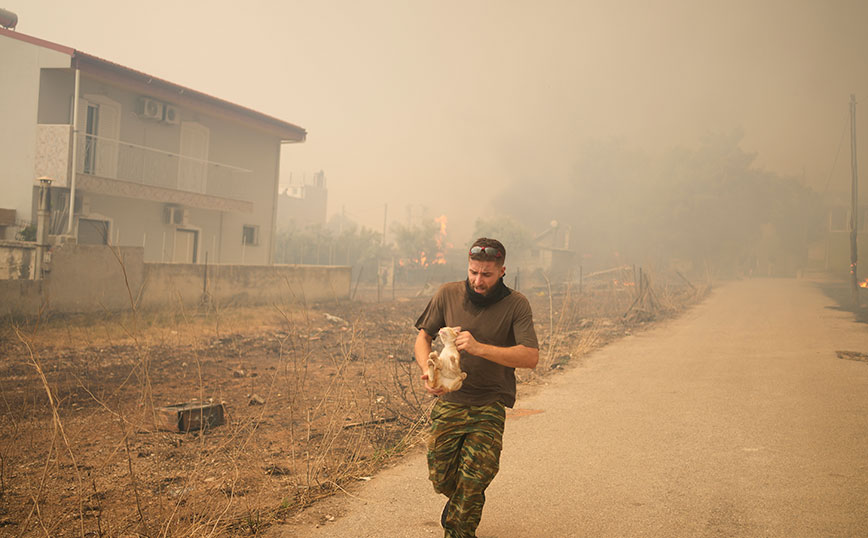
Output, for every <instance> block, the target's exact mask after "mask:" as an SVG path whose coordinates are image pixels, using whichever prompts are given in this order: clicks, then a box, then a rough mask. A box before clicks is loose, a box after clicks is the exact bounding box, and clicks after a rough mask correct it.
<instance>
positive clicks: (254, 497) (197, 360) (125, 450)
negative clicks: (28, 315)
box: [0, 283, 701, 537]
mask: <svg viewBox="0 0 868 538" xmlns="http://www.w3.org/2000/svg"><path fill="white" fill-rule="evenodd" d="M657 290H658V293H657V296H658V298H659V303H660V304H661V310H660V311H659V312H657V313H656V315H658V316H660V315H669V314H671V313H674V312H676V311H677V310H679V309H681V308H683V307H684V305H685V304H689V303H691V302H694V301H696V300H697V299H698V298H699V297H700V296H701V294H700V293H698V292H690V291H685V288H684V287H682V288H672V289H671V290H670V289H668V288H664V287H658V288H657ZM528 295H529V297H530V299H531V301H532V303H533V307H534V311H535V313H536V323H537V329H538V334H539V336H540V342H541V362H540V366H539V367H538V368H537V370H536V371H534V372H522V373H521V378H522V380H523V381H525V382H531V383H533V382H535V381H537V380H539V379H540V378H542V377H544V376H545V375H548V373H549V372H551V371H553V370H557V369H559V368H563V367H565V366H567V365H568V364H570V363H573V364H575V363H577V362H579V360H580V359H581V357H582V356H583V355H584V354H586V353H587V352H588V351H589V350H591V349H593V348H595V347H598V346H599V345H602V344H604V343H605V342H606V341H609V340H611V339H614V338H617V337H618V336H620V335H622V334H624V333H625V332H627V331H630V330H634V329H635V327H636V325H637V324H640V323H642V321H641V320H638V321H637V320H635V319H625V317H624V314H625V312H626V311H627V309H628V307H629V305H630V304H631V302H634V301H635V297H636V293H635V290H634V289H631V288H629V287H625V286H615V285H612V284H611V283H608V284H606V285H601V286H596V287H594V286H591V285H590V283H589V284H588V285H586V286H585V289H583V291H582V293H578V292H577V290H576V289H575V287H560V288H559V289H552V287H549V288H547V289H544V290H538V291H535V292H530V293H528ZM425 302H426V299H425V298H418V299H415V298H414V299H409V300H400V301H394V302H389V303H382V304H364V303H349V302H345V303H340V304H334V303H332V304H329V305H320V306H315V307H300V306H298V305H272V306H270V307H257V308H227V309H217V310H215V309H213V308H211V309H208V310H203V311H184V310H181V309H176V310H175V311H172V312H159V313H157V312H152V313H141V312H135V311H130V312H127V313H122V314H108V313H106V314H104V315H100V316H89V317H86V316H75V317H70V316H68V317H63V318H55V319H51V320H44V319H43V320H29V321H26V322H12V321H10V322H9V323H8V324H7V325H6V326H5V327H4V328H3V330H2V333H0V353H2V356H3V357H4V360H3V362H2V364H0V399H2V401H0V405H2V417H3V420H2V423H0V534H3V535H9V536H39V535H42V536H82V537H83V536H148V537H158V536H160V537H172V536H184V537H187V536H227V535H257V534H258V533H259V532H260V531H262V530H263V529H264V528H266V527H268V526H269V525H271V524H272V523H274V522H275V521H278V520H280V519H282V518H285V517H288V516H289V515H291V514H293V513H294V512H296V511H298V510H299V509H300V508H302V507H304V506H307V505H309V504H310V503H312V502H315V501H316V500H317V499H318V498H321V497H322V496H325V495H330V494H332V493H334V492H335V491H340V490H341V489H343V488H345V487H346V485H347V484H348V483H349V482H352V481H357V480H365V479H366V478H367V477H369V476H371V475H372V474H373V473H375V472H376V471H377V469H379V468H381V467H382V466H383V465H384V464H385V463H386V462H388V461H390V459H392V458H394V457H395V456H397V455H400V454H402V453H404V452H405V451H406V449H407V448H408V447H410V446H412V445H413V444H414V443H415V442H417V440H418V438H419V435H420V432H421V431H422V430H423V429H424V426H425V424H426V421H427V411H428V409H429V408H430V405H431V403H432V400H431V398H430V397H428V396H427V395H426V394H424V392H423V391H422V389H421V385H420V382H419V380H418V375H419V373H418V371H417V367H416V366H415V363H413V362H411V353H412V342H413V335H414V330H413V329H412V324H413V322H414V321H415V318H416V316H417V315H418V313H419V312H420V311H421V310H422V308H423V307H424V304H425ZM665 305H668V306H665ZM667 309H668V310H667ZM327 313H328V314H329V315H332V316H339V317H340V318H341V321H336V320H334V319H332V320H331V321H330V320H329V318H328V316H326V314H327ZM253 395H256V396H258V397H259V399H261V400H262V401H264V405H250V402H251V400H252V397H253ZM192 400H197V401H209V400H210V401H215V402H225V404H226V409H227V422H226V424H225V425H223V426H220V427H216V428H213V429H210V430H207V431H204V432H191V433H187V434H177V433H169V432H164V431H160V430H159V429H157V427H156V424H157V421H156V420H155V413H156V408H158V407H160V406H162V405H167V404H174V403H179V402H186V401H192Z"/></svg>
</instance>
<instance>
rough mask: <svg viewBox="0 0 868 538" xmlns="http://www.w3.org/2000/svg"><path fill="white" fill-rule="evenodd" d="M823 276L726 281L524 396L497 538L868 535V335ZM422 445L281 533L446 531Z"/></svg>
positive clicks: (493, 490) (496, 507)
mask: <svg viewBox="0 0 868 538" xmlns="http://www.w3.org/2000/svg"><path fill="white" fill-rule="evenodd" d="M831 306H833V303H832V301H830V300H829V299H828V298H827V297H826V296H824V295H823V294H822V293H821V291H820V290H819V289H818V287H817V286H816V285H815V284H813V283H812V282H810V281H805V280H769V279H757V280H749V281H741V282H735V283H731V284H727V285H725V286H722V287H719V288H718V289H716V290H715V291H714V292H713V294H712V295H711V296H710V297H709V298H708V299H707V300H706V302H704V303H703V304H702V305H700V306H698V307H696V308H695V309H693V310H691V311H690V312H688V313H686V314H685V315H684V316H682V317H681V318H679V319H677V320H673V321H670V322H666V323H664V324H662V325H660V326H658V327H656V328H654V329H652V330H650V331H646V332H642V333H640V334H637V335H634V336H631V337H627V338H625V339H623V340H620V341H618V342H616V343H613V344H611V345H609V346H607V347H605V348H603V349H601V350H599V351H597V352H595V353H594V354H592V355H591V356H590V357H589V358H588V360H587V361H586V363H585V364H584V365H583V366H581V367H578V368H574V369H571V370H568V371H566V372H564V373H563V374H561V375H559V376H557V378H556V379H555V380H553V382H552V383H551V385H550V386H547V387H545V388H544V389H542V390H541V391H539V392H538V393H537V394H535V395H533V396H531V397H529V398H526V399H525V400H524V401H521V400H520V401H519V402H518V404H517V408H524V409H534V410H541V411H543V412H542V413H538V414H533V415H527V416H522V417H513V418H510V419H509V420H508V421H507V426H506V434H505V438H504V441H505V446H504V451H503V455H502V459H501V472H500V474H499V475H498V476H497V478H496V479H495V481H494V482H493V484H492V485H491V486H490V488H489V490H488V493H487V497H488V501H487V504H486V507H485V511H484V513H483V518H482V523H481V525H480V527H479V530H478V535H479V536H480V538H493V537H497V538H509V537H514V538H527V537H562V536H563V537H573V536H577V537H582V536H587V537H633V536H649V537H650V536H653V537H680V536H684V537H740V536H745V537H787V538H792V537H815V536H816V537H819V536H822V537H856V536H861V537H866V536H868V362H860V361H854V360H842V359H839V358H838V357H837V355H836V351H837V350H846V351H858V352H863V353H868V326H866V325H865V324H859V323H855V322H854V321H853V317H852V314H850V313H847V312H842V311H839V310H835V309H833V308H830V307H831ZM442 505H443V498H442V497H440V496H438V495H436V494H435V493H434V492H433V490H432V489H431V486H430V484H429V483H428V481H427V475H426V466H425V459H424V455H423V453H422V452H421V451H417V452H414V453H413V454H411V455H410V456H408V457H407V458H405V459H404V460H403V461H402V462H401V463H400V464H398V465H397V466H395V467H393V468H391V469H389V470H386V471H384V472H382V473H380V474H378V475H377V476H376V477H374V478H373V479H372V480H370V481H369V482H367V483H365V484H364V485H363V486H362V487H359V488H354V489H352V490H350V491H349V492H348V493H347V494H341V495H339V496H337V497H335V498H334V499H331V500H329V501H328V502H326V503H324V504H322V505H319V506H318V507H316V508H315V509H314V510H312V511H310V512H308V513H307V514H305V515H303V516H302V517H300V518H299V519H298V521H296V522H295V524H291V525H282V526H278V527H274V528H272V529H271V530H270V532H269V534H268V535H269V536H272V537H290V536H293V537H295V536H297V537H305V538H306V537H321V536H322V537H325V536H328V537H353V538H359V537H377V538H382V537H423V536H441V535H442V531H441V530H440V529H439V528H438V526H437V519H438V517H439V513H440V509H441V507H442Z"/></svg>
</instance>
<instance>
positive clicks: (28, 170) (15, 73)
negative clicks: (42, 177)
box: [0, 35, 70, 239]
mask: <svg viewBox="0 0 868 538" xmlns="http://www.w3.org/2000/svg"><path fill="white" fill-rule="evenodd" d="M0 58H2V62H0V63H2V65H3V68H2V69H0V96H2V99H0V118H2V125H3V128H2V129H0V163H2V164H3V166H2V167H0V193H2V194H0V207H2V208H7V209H14V210H15V211H16V212H17V215H16V217H17V220H19V221H21V222H30V219H31V207H32V200H31V198H32V194H33V184H34V182H35V179H36V178H35V177H33V176H34V171H33V166H34V158H35V154H36V119H37V107H38V99H39V82H40V70H41V69H42V68H52V67H64V66H65V67H69V65H70V57H69V55H67V54H63V53H61V52H57V51H53V50H50V49H46V48H44V47H40V46H38V45H34V44H31V43H26V42H24V41H20V40H17V39H13V38H10V37H7V36H4V35H0ZM16 231H17V228H16V227H13V226H10V227H8V228H7V229H6V235H7V236H8V237H5V238H4V237H0V239H12V238H14V235H15V232H16Z"/></svg>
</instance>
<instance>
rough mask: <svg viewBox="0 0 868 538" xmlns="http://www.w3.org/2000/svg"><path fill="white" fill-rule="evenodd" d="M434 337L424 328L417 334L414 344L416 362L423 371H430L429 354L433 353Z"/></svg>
mask: <svg viewBox="0 0 868 538" xmlns="http://www.w3.org/2000/svg"><path fill="white" fill-rule="evenodd" d="M431 342H432V338H431V337H430V336H428V333H427V332H425V330H424V329H422V330H420V331H419V334H418V335H416V344H415V345H414V346H413V354H414V355H415V356H416V363H417V364H418V365H419V368H421V369H422V371H423V372H425V373H428V355H429V354H430V353H431Z"/></svg>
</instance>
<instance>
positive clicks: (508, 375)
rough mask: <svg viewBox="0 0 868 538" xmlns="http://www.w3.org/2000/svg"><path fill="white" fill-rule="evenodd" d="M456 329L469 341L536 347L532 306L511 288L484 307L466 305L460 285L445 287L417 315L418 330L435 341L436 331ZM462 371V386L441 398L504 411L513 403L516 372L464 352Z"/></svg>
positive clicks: (465, 298)
mask: <svg viewBox="0 0 868 538" xmlns="http://www.w3.org/2000/svg"><path fill="white" fill-rule="evenodd" d="M456 326H460V327H461V330H463V331H470V334H472V335H473V338H475V339H476V340H477V341H478V342H481V343H483V344H489V345H493V346H500V347H511V346H515V345H518V344H521V345H523V346H526V347H530V348H534V349H538V348H539V344H538V343H537V339H536V331H534V327H533V314H532V313H531V309H530V303H529V302H528V300H527V298H526V297H525V296H524V295H522V294H521V293H519V292H517V291H515V290H511V293H510V294H509V295H507V296H506V297H504V298H503V299H501V300H500V301H498V302H496V303H494V304H492V305H489V306H484V307H483V306H477V305H474V304H473V303H471V302H470V299H469V298H468V297H467V291H466V287H465V284H464V281H460V282H449V283H447V284H443V285H442V286H440V289H438V290H437V293H435V294H434V297H432V298H431V301H430V302H429V303H428V306H427V307H425V311H424V312H422V315H421V316H419V319H418V320H417V321H416V328H417V329H420V330H421V329H424V330H425V332H426V333H428V334H429V335H430V336H431V337H432V338H433V337H436V336H437V331H439V330H440V328H442V327H456ZM461 370H462V371H464V372H466V373H467V379H465V380H464V384H463V385H462V386H461V388H460V389H459V390H457V391H455V392H447V393H446V394H444V395H442V396H441V397H440V398H442V399H443V400H445V401H448V402H455V403H461V404H465V405H487V404H490V403H493V402H496V401H500V402H503V404H504V405H506V406H507V407H512V406H513V404H515V368H509V367H507V366H502V365H500V364H497V363H494V362H491V361H489V360H486V359H483V358H482V357H477V356H475V355H471V354H469V353H467V352H465V351H462V352H461Z"/></svg>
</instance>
